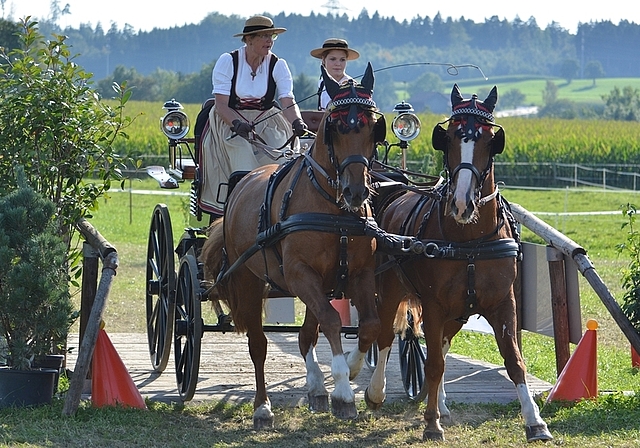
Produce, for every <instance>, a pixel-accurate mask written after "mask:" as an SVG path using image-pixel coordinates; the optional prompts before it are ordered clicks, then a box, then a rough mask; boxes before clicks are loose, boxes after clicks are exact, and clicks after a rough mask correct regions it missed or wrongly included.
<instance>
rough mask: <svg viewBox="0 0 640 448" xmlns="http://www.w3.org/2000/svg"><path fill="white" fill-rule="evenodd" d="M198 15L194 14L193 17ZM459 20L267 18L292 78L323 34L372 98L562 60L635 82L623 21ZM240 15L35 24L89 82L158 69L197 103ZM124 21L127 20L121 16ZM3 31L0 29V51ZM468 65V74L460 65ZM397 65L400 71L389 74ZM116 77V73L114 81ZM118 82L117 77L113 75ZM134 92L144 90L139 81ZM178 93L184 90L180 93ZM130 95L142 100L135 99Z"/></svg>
mask: <svg viewBox="0 0 640 448" xmlns="http://www.w3.org/2000/svg"><path fill="white" fill-rule="evenodd" d="M193 13H194V17H197V15H198V11H194V12H193ZM463 14H464V11H462V10H461V11H460V15H461V17H460V18H458V19H452V18H446V19H443V18H442V17H441V16H440V15H436V16H435V17H433V18H430V17H416V18H415V19H413V20H412V21H410V22H409V21H403V22H398V21H397V20H395V19H393V18H386V17H381V16H379V15H378V14H377V13H374V14H372V15H369V14H368V13H367V12H366V11H363V12H362V13H361V14H360V16H359V17H357V18H355V19H350V18H348V16H346V15H337V14H331V13H329V14H327V15H322V14H311V15H309V16H303V15H297V14H290V15H286V14H279V15H277V16H274V17H273V19H274V22H275V24H276V26H278V27H285V28H287V32H286V33H284V34H283V35H281V36H280V38H279V39H278V40H277V41H276V42H275V45H274V49H273V51H274V52H275V53H276V54H277V55H278V56H279V57H281V58H284V59H286V60H287V62H288V64H289V66H290V68H291V71H292V73H293V75H294V77H296V81H298V80H299V78H298V77H300V76H301V75H304V76H308V77H309V79H313V80H314V82H313V84H315V79H317V76H318V75H319V61H318V60H317V59H314V58H312V57H311V56H310V55H309V51H310V50H311V49H313V48H316V47H319V46H320V45H321V44H322V42H323V41H324V40H325V39H326V38H328V37H342V38H346V39H347V40H348V41H349V44H350V46H351V47H353V48H356V49H358V51H359V52H360V54H361V57H360V59H358V60H355V61H351V62H350V63H349V67H348V72H349V73H350V74H351V75H352V76H357V75H359V74H362V73H363V72H364V69H365V67H366V64H367V62H371V64H372V65H373V67H374V69H376V87H377V92H376V95H377V98H379V99H381V97H380V94H381V93H382V92H381V90H382V91H385V92H389V91H391V90H392V89H389V88H387V86H388V85H389V84H390V83H391V82H394V83H396V86H397V84H398V83H408V82H411V81H413V80H415V79H416V78H418V77H420V76H423V75H424V74H425V73H430V74H435V75H437V76H439V77H440V78H442V79H445V80H447V78H449V77H448V72H447V70H449V71H451V70H452V69H451V67H450V66H449V67H448V66H446V65H444V64H455V65H460V66H461V67H460V68H458V69H457V71H458V75H457V80H463V79H477V78H480V77H481V76H482V75H483V74H484V75H486V76H487V77H489V78H492V77H493V78H495V77H497V76H504V75H527V76H541V77H565V75H564V73H563V70H566V67H567V64H568V65H569V66H573V67H575V68H576V70H575V72H576V73H575V76H574V79H577V78H589V76H586V74H585V71H584V68H585V67H587V66H588V64H589V63H590V62H591V63H593V62H594V61H595V62H597V63H598V64H600V65H601V67H602V71H601V74H600V77H608V78H611V77H640V52H638V51H637V48H639V47H640V25H638V24H635V23H630V22H627V21H621V22H620V23H618V24H614V23H612V22H610V21H599V22H592V23H583V24H580V26H579V27H578V30H577V33H576V34H571V33H570V32H569V31H567V30H566V29H563V28H561V27H560V26H559V25H551V26H548V27H546V28H544V29H541V28H540V27H539V26H538V24H537V23H536V21H535V20H534V19H533V18H531V19H528V20H526V21H523V20H520V19H515V20H513V21H508V20H500V19H499V18H498V17H497V16H494V17H492V18H490V19H487V20H485V21H484V22H482V23H476V22H474V21H471V20H466V19H464V18H463V17H462V16H463ZM244 21H245V18H244V17H240V16H235V15H234V16H225V15H221V14H218V13H212V14H209V15H207V16H206V17H203V18H202V20H200V21H199V22H198V20H197V19H194V22H195V24H190V25H184V26H181V27H174V28H170V29H154V30H152V31H149V32H143V31H140V32H138V31H136V30H134V29H133V28H132V27H131V26H130V25H124V26H123V27H122V28H118V27H117V26H116V25H115V24H112V25H111V28H109V29H108V30H105V29H104V28H103V27H102V26H101V25H98V26H96V27H95V28H93V27H91V26H89V25H83V26H80V27H79V28H78V29H73V28H67V29H64V30H60V29H57V27H56V25H55V23H49V22H41V23H40V24H39V26H40V30H41V32H42V34H43V35H45V36H49V35H51V33H53V32H56V33H62V34H64V35H66V36H68V39H67V43H68V44H69V45H71V46H72V49H73V51H74V52H75V53H77V54H78V56H77V58H76V62H78V64H80V65H81V66H82V67H84V69H85V70H87V71H89V72H91V73H93V74H94V79H95V80H96V81H99V80H101V79H107V78H109V77H111V78H113V77H114V75H113V73H114V71H116V70H117V69H120V71H122V70H123V68H124V69H126V70H128V72H127V73H126V74H127V75H129V76H130V75H131V72H132V71H133V72H135V73H137V74H140V75H143V76H147V75H151V74H154V76H155V78H156V79H158V78H159V77H161V76H162V73H163V72H169V73H172V74H176V73H177V74H179V75H180V77H181V78H180V80H184V79H185V78H191V80H190V83H191V84H193V85H196V86H197V87H198V89H199V91H197V92H193V93H192V92H182V91H181V92H180V94H181V95H180V98H182V100H183V101H192V100H191V98H197V100H195V101H200V100H201V99H202V98H206V97H207V95H208V94H209V93H210V91H211V69H212V67H213V65H214V63H215V61H216V60H217V58H218V57H219V55H220V54H221V53H223V52H225V51H230V50H233V49H235V48H237V47H239V46H241V45H242V43H241V42H240V39H239V38H234V37H232V36H233V35H234V34H236V33H238V32H240V31H241V30H242V27H243V25H244ZM123 22H125V23H126V17H125V18H124V19H123ZM1 40H2V34H1V33H0V45H3V44H4V43H3V42H1ZM466 64H470V65H473V66H477V67H478V68H479V69H480V70H479V69H477V68H473V67H470V66H466V67H465V66H464V65H466ZM398 65H401V66H402V67H401V68H400V69H393V70H392V69H387V68H390V67H394V66H398ZM116 78H117V77H116ZM116 81H119V80H118V79H116ZM138 84H139V85H138V86H137V87H138V94H142V92H144V91H145V89H144V86H143V85H141V84H142V82H138ZM182 90H184V89H182ZM137 99H149V98H145V97H144V95H143V97H140V96H138V97H137Z"/></svg>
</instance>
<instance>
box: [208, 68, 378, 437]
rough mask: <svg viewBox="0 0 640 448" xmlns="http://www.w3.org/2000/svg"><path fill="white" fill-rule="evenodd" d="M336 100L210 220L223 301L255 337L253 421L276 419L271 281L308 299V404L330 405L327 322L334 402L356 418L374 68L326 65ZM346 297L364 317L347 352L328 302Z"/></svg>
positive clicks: (371, 290) (374, 139) (367, 341)
mask: <svg viewBox="0 0 640 448" xmlns="http://www.w3.org/2000/svg"><path fill="white" fill-rule="evenodd" d="M322 72H323V73H322V74H323V78H324V84H325V86H326V89H327V92H328V93H329V95H330V96H331V98H332V102H331V103H330V105H329V106H328V108H327V111H326V112H325V113H324V116H323V120H322V125H321V127H320V130H319V132H318V135H317V136H316V138H315V142H314V144H313V145H312V146H311V148H310V149H309V150H308V152H307V153H304V154H302V155H301V156H299V157H298V158H297V159H295V160H293V161H291V162H289V163H288V164H286V165H283V166H282V167H278V166H277V165H268V166H266V167H261V168H258V169H256V170H254V171H252V172H251V173H249V174H248V175H246V176H245V177H244V178H243V179H242V180H240V181H239V182H238V184H237V185H236V186H235V187H234V189H233V191H232V193H231V194H230V196H229V200H228V201H227V203H226V207H225V214H224V217H223V218H221V219H220V220H218V221H216V222H214V223H213V225H212V227H211V229H210V234H209V237H208V239H207V241H206V242H205V244H204V247H203V250H202V255H201V260H202V261H203V262H204V271H205V279H208V280H216V279H217V280H216V283H215V285H214V287H213V288H212V292H213V294H214V295H215V296H216V297H219V298H220V299H222V300H226V302H227V303H228V305H229V308H230V310H231V316H232V318H233V322H234V325H235V328H236V330H237V331H239V332H243V333H246V334H247V336H248V343H249V352H250V355H251V360H252V361H253V364H254V368H255V377H256V395H255V399H254V414H253V424H254V428H256V429H259V428H263V427H270V426H272V425H273V413H272V411H271V404H270V401H269V398H268V396H267V391H266V387H265V371H264V363H265V358H266V354H267V339H266V337H265V333H264V329H263V327H262V314H263V301H264V299H265V298H266V296H267V293H268V291H269V289H274V290H279V291H280V292H282V293H283V295H286V296H297V297H299V298H300V299H301V300H302V302H303V303H304V304H305V305H306V315H305V320H304V323H303V325H302V326H301V328H300V331H299V347H300V353H301V354H302V357H303V358H304V360H305V363H306V367H307V385H308V388H309V391H308V397H309V406H310V408H311V409H312V410H314V411H328V408H329V395H328V393H327V389H326V388H325V386H324V375H323V374H322V372H321V370H320V367H319V365H318V363H317V358H316V353H315V346H316V344H317V341H318V329H319V328H320V329H321V330H322V332H323V333H324V335H325V336H326V338H327V339H328V341H329V344H330V346H331V352H332V355H333V358H332V363H331V374H332V376H333V380H334V385H335V387H334V390H333V392H332V393H331V407H332V411H333V413H334V415H336V416H337V417H339V418H345V419H347V418H355V417H356V416H357V411H356V405H355V394H354V391H353V390H352V388H351V385H350V383H349V380H350V378H354V377H355V376H356V374H357V373H358V371H359V370H360V368H361V366H362V364H363V360H364V357H365V354H366V352H367V350H368V349H369V348H370V347H371V345H372V343H373V342H374V341H375V340H376V338H377V336H378V332H379V329H380V322H379V318H378V313H377V309H376V304H375V274H374V271H375V257H374V252H375V249H376V243H375V239H374V238H372V237H371V236H366V235H365V233H366V232H365V230H366V228H367V226H368V225H369V224H371V223H372V224H373V225H375V221H374V220H373V218H372V217H371V215H372V212H371V209H370V206H369V196H370V190H371V186H370V184H369V166H370V164H371V162H372V160H373V159H374V157H375V154H376V146H377V143H379V142H382V141H384V138H385V131H386V130H385V127H386V126H385V123H384V116H383V115H382V114H381V113H380V112H378V110H377V109H376V106H375V103H374V102H373V100H372V99H371V95H372V92H373V81H374V77H373V69H372V68H371V64H369V65H368V67H367V70H366V72H365V75H364V77H363V78H362V82H361V83H359V84H358V83H356V82H355V81H351V82H349V83H348V84H346V85H338V83H336V82H335V81H334V80H333V79H332V78H331V77H330V76H328V75H327V74H326V72H325V71H324V69H323V70H322ZM343 295H344V296H345V297H348V298H349V299H350V300H351V302H352V303H353V305H354V306H355V307H356V309H357V311H358V315H359V329H358V349H357V350H354V351H353V352H351V353H349V354H347V355H346V356H345V353H343V350H342V342H341V336H340V335H341V331H342V324H341V321H340V316H339V314H338V312H337V311H336V310H335V309H334V308H333V307H332V306H331V304H330V303H329V300H330V299H332V298H334V297H342V296H343Z"/></svg>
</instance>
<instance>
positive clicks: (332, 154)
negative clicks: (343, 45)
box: [318, 63, 386, 211]
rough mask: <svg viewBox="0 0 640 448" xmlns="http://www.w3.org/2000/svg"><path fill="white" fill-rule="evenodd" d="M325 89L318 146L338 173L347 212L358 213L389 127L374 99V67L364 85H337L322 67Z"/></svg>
mask: <svg viewBox="0 0 640 448" xmlns="http://www.w3.org/2000/svg"><path fill="white" fill-rule="evenodd" d="M321 70H322V77H323V80H324V85H325V87H326V89H327V93H328V94H329V96H330V97H331V102H330V103H329V105H328V106H327V112H326V113H325V119H324V130H323V132H322V133H321V134H320V135H319V142H320V144H319V145H318V146H322V144H324V145H325V146H326V148H327V153H326V156H325V155H320V154H318V156H319V157H320V158H324V157H328V159H327V164H329V165H330V166H331V169H333V170H335V173H336V185H335V187H336V188H337V189H338V196H339V197H340V199H341V201H342V204H343V206H344V207H345V208H347V209H349V210H351V211H357V210H359V209H360V207H362V205H363V204H364V203H365V201H367V199H368V198H369V196H370V193H371V185H370V182H369V167H370V165H371V162H372V161H373V159H374V158H375V156H376V147H377V144H378V143H381V142H383V141H384V139H385V135H386V123H385V120H384V115H382V114H381V113H380V112H379V111H378V109H377V107H376V103H375V102H374V101H373V100H372V95H373V82H374V77H373V69H372V67H371V63H369V64H368V66H367V70H366V72H365V74H364V76H363V78H362V82H361V83H357V82H356V81H354V80H349V81H348V82H347V83H345V84H338V83H337V82H336V81H335V80H334V79H333V78H332V77H331V76H330V75H329V74H328V73H327V72H326V70H325V69H324V67H321Z"/></svg>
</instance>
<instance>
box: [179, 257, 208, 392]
mask: <svg viewBox="0 0 640 448" xmlns="http://www.w3.org/2000/svg"><path fill="white" fill-rule="evenodd" d="M176 312H177V314H176V326H175V333H174V336H173V338H174V344H173V354H174V357H175V363H176V380H177V383H178V393H179V394H180V398H182V400H183V401H189V400H191V399H192V398H193V394H194V393H195V391H196V384H197V383H198V372H199V369H200V348H201V341H202V331H203V322H202V310H201V303H200V281H199V280H198V264H197V260H196V256H195V255H194V254H193V251H192V250H190V251H189V252H187V254H186V255H185V256H184V257H182V259H181V260H180V270H179V271H178V285H177V289H176Z"/></svg>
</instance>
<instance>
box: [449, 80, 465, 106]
mask: <svg viewBox="0 0 640 448" xmlns="http://www.w3.org/2000/svg"><path fill="white" fill-rule="evenodd" d="M463 101H464V98H462V93H460V88H459V87H458V84H454V85H453V89H451V106H452V107H455V106H457V105H458V104H460V103H461V102H463Z"/></svg>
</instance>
